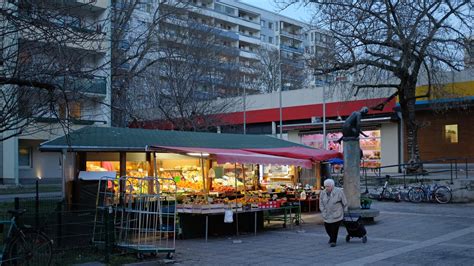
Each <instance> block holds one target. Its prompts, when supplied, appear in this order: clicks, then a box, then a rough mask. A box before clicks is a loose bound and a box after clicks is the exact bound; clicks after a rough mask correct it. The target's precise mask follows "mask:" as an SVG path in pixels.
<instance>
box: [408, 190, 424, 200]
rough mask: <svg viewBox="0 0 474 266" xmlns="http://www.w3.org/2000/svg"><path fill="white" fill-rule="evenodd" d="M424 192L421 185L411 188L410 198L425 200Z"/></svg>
mask: <svg viewBox="0 0 474 266" xmlns="http://www.w3.org/2000/svg"><path fill="white" fill-rule="evenodd" d="M424 194H425V193H424V191H423V189H421V188H419V187H414V188H411V189H410V190H409V191H408V199H409V200H410V201H411V202H415V203H420V202H421V201H422V200H423V195H424Z"/></svg>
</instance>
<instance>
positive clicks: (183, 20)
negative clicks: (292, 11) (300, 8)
mask: <svg viewBox="0 0 474 266" xmlns="http://www.w3.org/2000/svg"><path fill="white" fill-rule="evenodd" d="M151 2H153V1H151ZM182 2H183V5H182V6H183V7H184V9H185V10H182V11H179V12H177V11H176V10H175V11H170V9H169V5H165V4H163V5H161V6H160V9H161V10H160V12H161V13H162V14H166V13H173V12H175V14H173V15H172V16H167V17H166V19H163V21H162V22H161V24H160V31H161V32H162V34H161V35H160V39H159V42H158V44H159V45H160V46H161V47H165V48H166V47H169V46H176V42H178V41H177V40H176V39H174V38H173V37H172V35H173V34H175V35H178V34H179V33H177V32H178V31H179V30H180V28H181V29H182V28H187V29H188V30H189V29H190V28H192V29H193V30H198V31H201V32H202V34H203V35H206V36H207V38H211V39H212V40H211V39H208V40H206V41H211V42H212V43H213V45H212V46H207V47H208V48H209V49H213V50H214V51H215V54H216V55H215V56H216V58H213V59H212V60H210V61H214V64H210V65H206V67H208V68H210V67H217V68H218V69H217V71H215V72H214V73H216V72H217V74H215V76H214V77H213V80H212V82H209V83H212V84H207V85H203V86H202V92H203V93H208V94H209V95H211V96H210V97H227V96H235V95H241V94H242V92H243V87H246V89H247V93H249V94H255V93H261V92H269V91H275V90H279V89H280V87H279V85H278V84H280V83H281V84H282V86H281V87H282V88H281V89H282V90H293V89H301V88H303V87H305V86H308V80H312V78H311V77H309V76H308V75H309V74H310V72H309V71H307V65H306V63H305V59H307V58H308V57H309V56H312V55H315V56H317V55H321V56H322V55H325V54H326V53H325V51H326V50H328V49H330V46H331V42H332V40H331V38H330V37H329V36H328V35H327V34H326V33H325V32H324V31H322V30H315V29H311V27H310V25H309V24H307V23H304V22H301V21H298V20H295V19H292V18H289V17H286V16H283V15H280V14H277V13H274V12H270V11H268V10H264V9H261V8H258V7H254V6H252V5H248V4H245V3H242V2H240V1H237V0H189V1H182ZM153 3H154V2H153ZM171 3H174V2H173V1H172V2H171ZM155 5H156V4H155ZM173 7H174V6H173ZM146 8H149V7H148V6H147V5H144V6H143V7H142V9H146ZM137 15H138V18H137V19H138V20H142V21H143V22H145V23H146V20H147V17H148V18H149V16H151V13H148V14H147V13H146V12H142V13H137ZM140 17H141V18H140ZM188 33H189V31H188ZM191 34H193V33H191ZM194 34H195V33H194ZM196 35H197V34H196ZM211 36H212V37H211ZM310 38H311V39H310ZM196 42H197V40H195V41H194V43H190V44H189V45H196ZM183 49H188V48H183ZM271 57H274V58H273V59H270V61H269V62H262V61H264V60H268V59H269V58H271ZM262 59H264V60H262ZM262 64H269V65H272V69H271V70H268V68H266V69H265V67H264V66H263V68H264V69H265V70H262V66H261V65H262ZM257 65H260V68H259V69H256V66H257ZM275 66H277V67H275ZM257 68H258V67H257ZM214 70H215V69H214ZM262 71H267V72H268V71H270V72H273V73H270V75H271V76H272V78H273V79H276V82H277V83H278V84H277V85H276V86H275V85H268V84H266V83H265V82H262V80H259V79H261V77H262V75H264V74H262ZM280 72H281V73H280ZM267 74H268V73H267ZM236 76H239V78H238V79H235V77H236ZM230 77H233V78H230ZM308 77H309V78H308ZM280 78H281V80H280ZM200 82H201V83H203V84H204V83H206V81H202V80H200ZM268 87H271V88H268Z"/></svg>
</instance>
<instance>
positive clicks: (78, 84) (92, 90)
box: [54, 77, 107, 96]
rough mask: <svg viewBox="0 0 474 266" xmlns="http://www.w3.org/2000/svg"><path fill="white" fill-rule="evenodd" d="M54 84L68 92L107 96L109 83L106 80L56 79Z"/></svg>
mask: <svg viewBox="0 0 474 266" xmlns="http://www.w3.org/2000/svg"><path fill="white" fill-rule="evenodd" d="M54 82H55V83H56V84H57V85H59V86H62V87H63V88H64V89H65V90H66V91H73V92H79V93H88V94H97V95H101V96H105V95H106V94H107V81H106V79H105V78H77V77H55V78H54Z"/></svg>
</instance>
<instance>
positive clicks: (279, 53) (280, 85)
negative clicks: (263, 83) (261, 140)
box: [278, 49, 283, 139]
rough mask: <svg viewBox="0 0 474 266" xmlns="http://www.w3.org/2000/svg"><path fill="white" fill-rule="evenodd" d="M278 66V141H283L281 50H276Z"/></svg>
mask: <svg viewBox="0 0 474 266" xmlns="http://www.w3.org/2000/svg"><path fill="white" fill-rule="evenodd" d="M278 65H279V70H280V82H279V90H278V91H279V93H278V94H279V95H278V96H279V103H280V104H279V109H280V139H283V108H282V96H281V94H282V90H283V87H282V84H281V83H282V78H281V75H282V73H281V49H279V50H278Z"/></svg>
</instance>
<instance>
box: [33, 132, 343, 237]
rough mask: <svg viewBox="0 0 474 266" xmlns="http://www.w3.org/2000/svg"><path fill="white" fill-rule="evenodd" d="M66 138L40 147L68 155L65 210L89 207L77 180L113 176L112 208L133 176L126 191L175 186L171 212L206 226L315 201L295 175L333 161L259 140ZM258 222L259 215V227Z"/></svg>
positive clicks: (168, 135) (184, 135)
mask: <svg viewBox="0 0 474 266" xmlns="http://www.w3.org/2000/svg"><path fill="white" fill-rule="evenodd" d="M69 139H70V140H71V141H70V142H68V139H66V138H59V139H56V140H52V141H48V142H46V143H43V144H42V146H41V150H42V151H59V150H64V149H65V148H66V147H68V149H69V151H71V152H74V153H75V154H76V156H75V160H76V161H75V162H74V164H75V165H76V169H75V171H74V175H73V176H66V177H65V181H66V187H67V188H68V189H67V190H66V198H67V200H68V202H69V203H70V204H71V205H77V206H82V205H84V204H85V203H88V204H94V202H95V201H94V196H93V193H94V188H93V187H92V188H91V186H92V185H93V181H92V180H91V179H88V180H82V179H81V173H82V174H84V173H96V174H95V175H96V176H97V177H99V178H100V176H101V175H102V174H101V173H115V177H111V178H110V177H109V178H108V179H107V185H106V186H107V187H106V189H107V193H108V194H110V193H112V194H114V195H115V196H113V197H112V198H111V199H112V200H111V201H112V202H113V201H114V200H115V201H119V200H120V197H121V194H120V193H122V191H123V189H124V185H123V184H120V182H121V181H120V180H121V179H120V177H123V176H132V177H137V178H138V179H134V180H138V181H137V182H135V183H130V184H126V186H127V188H126V189H127V190H129V191H134V193H135V192H136V193H143V192H148V191H153V189H152V188H153V184H152V183H150V184H146V183H143V182H139V180H140V179H139V178H140V177H145V176H156V177H160V178H171V179H172V180H173V181H174V182H175V183H176V187H177V193H176V201H177V203H178V205H177V210H178V212H180V213H183V215H185V214H186V213H191V214H196V215H201V214H204V215H205V216H206V219H207V217H208V215H209V214H210V213H213V214H221V215H223V213H224V210H225V209H226V208H228V207H229V206H232V208H234V211H237V212H242V213H244V212H252V213H255V212H258V211H261V210H263V209H271V208H279V207H281V206H282V204H285V203H286V202H288V201H289V198H290V197H291V198H293V199H295V198H299V197H300V195H301V192H303V191H305V193H307V195H308V197H310V196H311V195H312V194H315V195H317V193H319V190H318V189H319V187H318V186H317V184H318V183H319V182H320V180H319V178H320V177H318V176H317V177H316V180H317V181H318V182H317V183H316V184H301V183H300V180H303V178H302V177H301V176H300V175H301V169H303V168H306V169H313V168H317V167H318V165H319V162H320V161H322V160H328V159H331V158H335V157H339V158H340V157H341V154H340V153H339V152H337V151H323V150H318V149H312V148H308V147H304V146H302V145H298V144H294V143H291V142H288V141H284V140H279V139H276V138H272V137H266V136H249V135H247V136H245V135H230V134H214V133H194V132H192V133H191V132H172V131H159V130H143V129H128V128H120V129H117V128H85V129H81V130H79V131H76V132H74V133H72V134H71V135H70V136H69ZM315 172H318V171H315ZM109 175H110V174H109ZM99 185H100V182H99V183H97V185H96V186H99ZM86 186H87V187H88V189H87V191H85V189H84V188H86ZM161 188H162V189H166V186H161ZM98 190H99V191H100V188H99V189H97V188H96V189H95V191H98ZM155 191H156V190H155ZM132 195H133V193H132ZM305 195H306V194H305ZM89 207H92V206H89ZM255 217H257V214H255ZM247 218H248V217H247ZM255 219H257V218H255ZM262 219H263V218H262V217H261V215H260V216H259V221H260V222H262V221H263V220H262ZM221 221H222V220H221ZM189 224H193V223H189ZM255 224H256V223H255ZM256 228H257V227H255V230H256ZM206 232H207V230H206Z"/></svg>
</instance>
